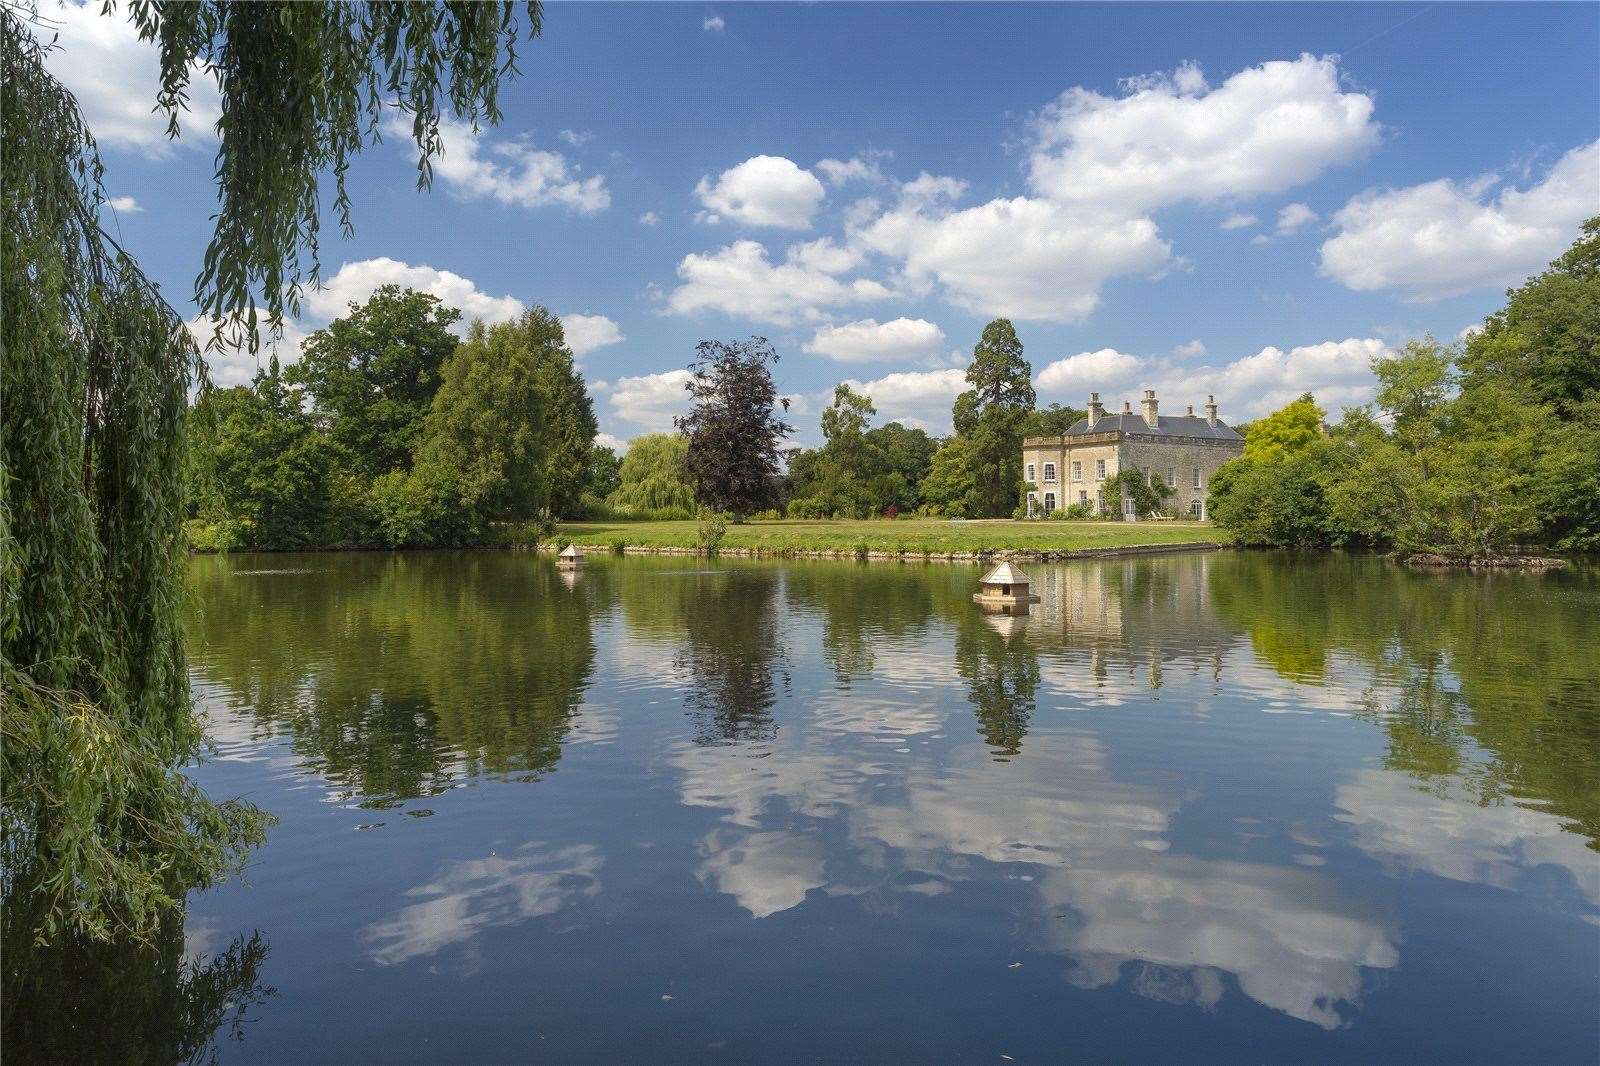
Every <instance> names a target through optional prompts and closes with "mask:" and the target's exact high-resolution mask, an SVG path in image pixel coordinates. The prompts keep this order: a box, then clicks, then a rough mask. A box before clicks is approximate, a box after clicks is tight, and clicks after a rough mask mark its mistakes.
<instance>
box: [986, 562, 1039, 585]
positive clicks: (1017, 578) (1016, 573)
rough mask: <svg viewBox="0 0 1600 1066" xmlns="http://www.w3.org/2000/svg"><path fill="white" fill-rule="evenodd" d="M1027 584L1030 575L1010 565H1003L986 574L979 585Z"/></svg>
mask: <svg viewBox="0 0 1600 1066" xmlns="http://www.w3.org/2000/svg"><path fill="white" fill-rule="evenodd" d="M1027 583H1028V575H1027V574H1024V573H1023V572H1022V571H1021V570H1018V569H1017V568H1016V567H1014V566H1012V565H1011V564H1010V563H1001V564H1000V565H999V566H997V567H995V568H994V569H993V570H991V571H989V572H988V573H987V574H984V575H983V578H982V580H981V581H980V582H979V584H983V585H1026V584H1027Z"/></svg>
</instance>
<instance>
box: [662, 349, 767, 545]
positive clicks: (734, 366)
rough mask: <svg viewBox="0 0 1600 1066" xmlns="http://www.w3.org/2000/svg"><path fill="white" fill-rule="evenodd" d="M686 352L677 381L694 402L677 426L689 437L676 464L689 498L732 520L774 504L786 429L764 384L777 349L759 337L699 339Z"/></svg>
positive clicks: (678, 420)
mask: <svg viewBox="0 0 1600 1066" xmlns="http://www.w3.org/2000/svg"><path fill="white" fill-rule="evenodd" d="M694 351H695V361H694V362H693V363H691V364H689V370H690V372H691V373H692V374H693V375H694V376H693V377H692V378H690V380H689V383H688V384H687V385H686V386H685V388H687V389H688V390H689V393H690V395H692V396H693V397H694V408H693V409H692V410H691V411H690V412H689V413H688V414H687V415H684V416H683V417H682V418H679V419H677V426H678V429H679V430H680V431H682V432H683V433H684V435H686V436H687V437H688V438H689V452H688V454H687V455H686V456H685V457H684V462H683V468H684V475H685V477H686V478H687V480H688V482H689V484H690V485H692V486H694V494H695V499H696V500H698V501H699V502H700V504H701V505H702V506H705V507H709V508H711V509H712V510H714V511H727V512H729V513H730V514H732V515H733V516H734V517H735V518H743V517H745V516H746V515H748V514H750V513H751V512H753V511H759V510H762V509H763V508H767V507H772V506H774V505H775V504H776V503H777V499H778V442H779V441H780V440H781V439H782V438H783V437H785V436H787V435H788V434H789V433H792V432H793V431H794V427H793V426H791V425H789V424H788V423H787V422H785V421H783V418H782V416H780V415H779V414H778V411H777V407H778V406H779V405H781V406H782V408H783V410H784V411H785V412H787V411H788V410H789V401H788V400H786V399H780V398H779V397H778V389H777V386H775V385H774V384H773V383H772V371H771V369H770V366H771V364H773V363H776V362H777V361H778V353H777V352H775V351H774V350H773V348H772V345H771V344H770V343H768V342H767V339H766V338H765V337H751V338H750V339H749V340H746V341H732V342H730V343H723V342H722V341H701V342H700V343H699V344H698V345H697V346H696V347H695V350H694Z"/></svg>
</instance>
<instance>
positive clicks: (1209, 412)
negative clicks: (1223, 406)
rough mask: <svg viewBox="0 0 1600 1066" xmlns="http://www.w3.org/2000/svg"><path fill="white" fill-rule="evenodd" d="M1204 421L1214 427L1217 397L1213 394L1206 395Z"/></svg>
mask: <svg viewBox="0 0 1600 1066" xmlns="http://www.w3.org/2000/svg"><path fill="white" fill-rule="evenodd" d="M1206 421H1207V422H1208V423H1210V424H1211V426H1212V427H1213V428H1215V426H1216V424H1217V398H1216V397H1215V396H1207V397H1206Z"/></svg>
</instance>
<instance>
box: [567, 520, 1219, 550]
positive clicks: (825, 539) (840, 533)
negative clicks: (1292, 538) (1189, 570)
mask: <svg viewBox="0 0 1600 1066" xmlns="http://www.w3.org/2000/svg"><path fill="white" fill-rule="evenodd" d="M556 535H557V537H559V538H562V539H565V540H570V541H571V542H572V543H574V544H578V545H581V546H584V547H597V548H603V547H610V548H616V547H627V546H642V547H675V548H693V547H695V546H696V544H697V540H696V536H695V523H694V522H693V521H685V522H615V521H613V522H565V523H562V525H561V526H560V527H559V529H558V530H557V533H556ZM1228 540H1229V537H1228V535H1227V534H1226V533H1224V532H1223V531H1222V530H1220V529H1217V528H1216V527H1215V526H1212V525H1210V524H1208V523H1202V522H1176V521H1175V522H1054V521H1044V522H1040V521H1035V522H1014V521H1012V520H1011V519H1008V518H994V519H984V520H980V521H971V522H952V521H949V520H948V519H942V518H902V519H895V520H889V519H866V520H862V521H852V520H847V519H836V520H826V519H819V520H801V519H782V520H779V521H775V522H746V523H744V524H742V525H732V524H730V525H729V526H728V533H727V536H726V537H724V538H723V541H722V547H723V548H754V549H757V550H759V551H761V552H763V553H770V554H773V555H781V554H784V553H785V552H798V551H842V552H852V551H861V550H866V551H888V552H900V551H905V552H911V553H917V554H920V553H923V552H928V553H937V554H948V553H950V552H976V551H1002V550H1006V549H1012V550H1018V551H1037V552H1060V551H1073V550H1076V549H1080V548H1122V547H1127V546H1129V545H1135V544H1179V543H1184V542H1194V541H1207V542H1210V543H1215V544H1226V543H1228Z"/></svg>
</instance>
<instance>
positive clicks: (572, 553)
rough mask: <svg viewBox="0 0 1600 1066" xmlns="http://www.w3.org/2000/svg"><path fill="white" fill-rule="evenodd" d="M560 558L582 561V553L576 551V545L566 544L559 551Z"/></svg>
mask: <svg viewBox="0 0 1600 1066" xmlns="http://www.w3.org/2000/svg"><path fill="white" fill-rule="evenodd" d="M561 558H563V559H582V558H583V553H582V552H581V551H579V550H578V546H577V545H576V544H568V545H567V546H566V547H565V548H562V549H561Z"/></svg>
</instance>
